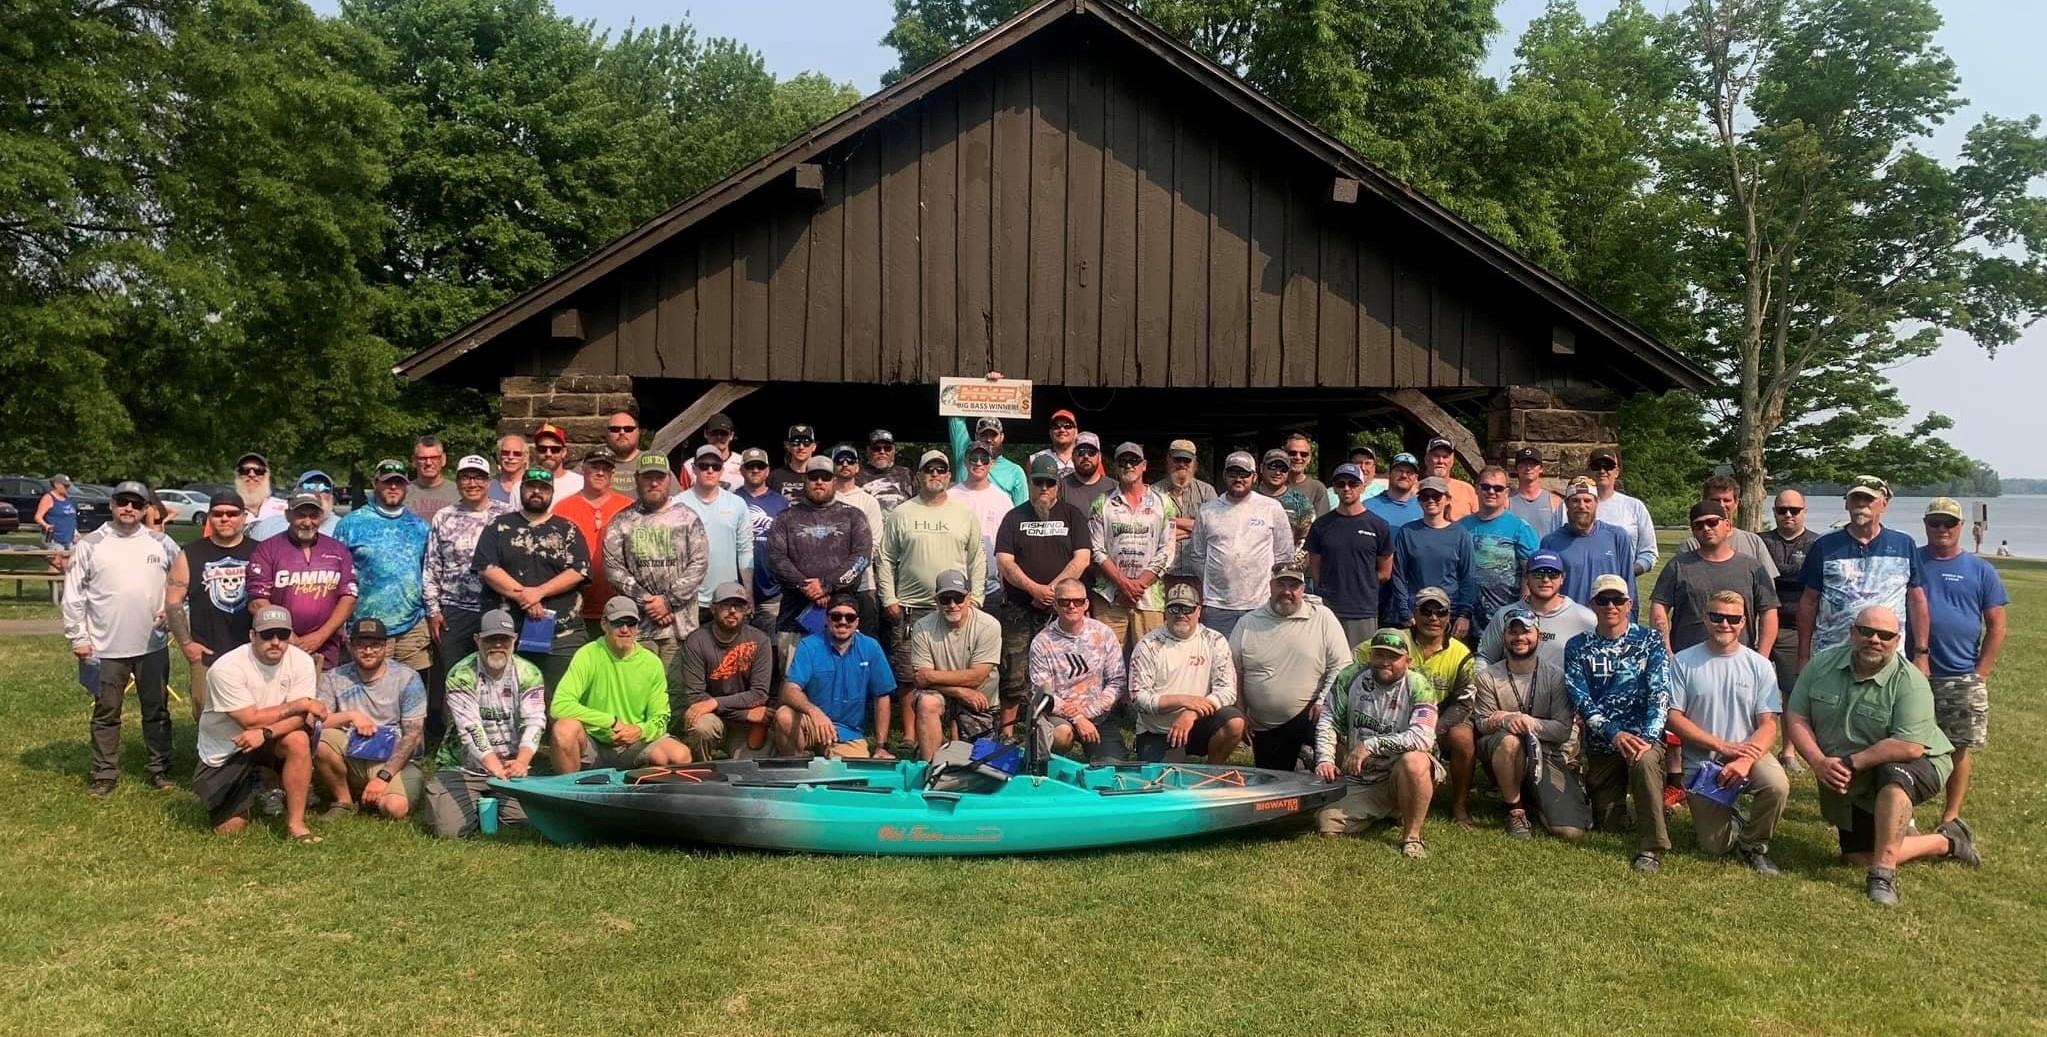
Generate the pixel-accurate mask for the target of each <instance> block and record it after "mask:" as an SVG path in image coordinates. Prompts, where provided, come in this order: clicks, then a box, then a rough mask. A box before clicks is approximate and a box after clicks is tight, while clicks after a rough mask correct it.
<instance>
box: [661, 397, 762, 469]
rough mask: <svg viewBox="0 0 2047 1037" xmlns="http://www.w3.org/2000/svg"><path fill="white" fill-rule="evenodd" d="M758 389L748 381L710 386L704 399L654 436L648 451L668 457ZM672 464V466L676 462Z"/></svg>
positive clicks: (689, 407)
mask: <svg viewBox="0 0 2047 1037" xmlns="http://www.w3.org/2000/svg"><path fill="white" fill-rule="evenodd" d="M758 388H760V386H759V385H757V384H750V383H746V382H719V383H718V384H716V385H713V386H711V387H710V388H709V389H707V390H705V391H704V394H703V395H702V396H699V397H697V401H696V402H695V403H692V404H690V405H689V406H688V407H685V408H683V411H682V413H681V414H677V415H676V416H675V419H674V420H672V421H670V422H669V423H668V424H666V425H663V426H661V431H659V432H656V433H654V441H653V445H652V446H651V447H650V448H649V449H651V450H653V451H654V452H655V453H657V454H666V453H668V452H670V451H672V450H674V449H675V447H676V445H677V444H679V443H681V442H682V441H684V440H686V439H688V438H689V437H690V436H691V435H692V434H694V433H695V432H696V430H698V429H700V428H703V427H704V422H706V421H709V420H711V415H713V414H716V413H718V412H719V411H721V410H724V409H725V408H727V407H730V406H732V404H733V403H735V402H737V401H739V400H741V399H744V398H745V397H746V396H748V395H749V394H751V393H752V392H753V391H754V390H755V389H758ZM669 463H670V464H671V465H673V463H674V461H673V459H671V460H670V462H669Z"/></svg>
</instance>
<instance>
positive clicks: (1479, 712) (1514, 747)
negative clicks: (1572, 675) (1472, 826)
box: [1471, 603, 1592, 842]
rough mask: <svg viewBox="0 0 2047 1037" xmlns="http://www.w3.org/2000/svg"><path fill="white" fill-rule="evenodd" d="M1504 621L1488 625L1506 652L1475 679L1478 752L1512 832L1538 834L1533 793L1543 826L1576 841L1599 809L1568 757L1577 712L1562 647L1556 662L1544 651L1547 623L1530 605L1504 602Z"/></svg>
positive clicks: (1525, 835)
mask: <svg viewBox="0 0 2047 1037" xmlns="http://www.w3.org/2000/svg"><path fill="white" fill-rule="evenodd" d="M1498 620H1499V621H1498V622H1497V623H1496V624H1494V625H1493V626H1492V627H1489V628H1487V632H1488V634H1489V636H1492V637H1495V638H1497V639H1498V640H1499V641H1500V642H1501V643H1502V644H1503V645H1504V648H1503V657H1502V658H1500V659H1498V660H1496V661H1494V663H1493V664H1492V665H1490V666H1485V667H1481V668H1480V669H1479V671H1478V676H1477V677H1476V678H1475V679H1474V680H1473V682H1472V707H1471V711H1472V713H1471V723H1472V729H1473V730H1474V731H1476V732H1477V735H1478V746H1477V756H1478V758H1479V760H1480V761H1482V762H1483V763H1484V764H1485V768H1486V773H1487V774H1489V775H1491V777H1492V779H1493V784H1494V785H1495V786H1497V787H1498V788H1499V790H1500V799H1501V800H1502V802H1503V803H1504V805H1505V806H1506V808H1507V837H1508V838H1510V839H1529V838H1532V837H1533V836H1534V835H1535V825H1534V823H1533V821H1532V819H1531V818H1530V816H1529V811H1528V807H1527V806H1526V805H1525V804H1527V803H1528V801H1529V800H1533V801H1534V804H1535V813H1536V815H1538V816H1540V817H1541V819H1542V825H1543V828H1544V830H1546V831H1548V832H1549V834H1551V835H1553V836H1556V837H1557V838H1559V839H1563V840H1565V841H1566V842H1577V841H1578V840H1580V839H1582V838H1584V837H1585V831H1586V829H1588V828H1591V827H1592V808H1591V806H1590V805H1589V804H1587V803H1586V801H1585V790H1584V788H1583V787H1582V786H1581V785H1580V784H1579V783H1578V774H1577V771H1576V769H1575V768H1573V767H1571V766H1570V764H1569V763H1568V762H1567V761H1566V760H1565V757H1564V747H1565V743H1567V742H1569V741H1570V739H1571V734H1572V732H1573V730H1574V729H1575V728H1576V726H1577V713H1576V711H1574V710H1573V709H1572V708H1571V697H1570V696H1569V695H1567V694H1565V693H1564V671H1563V667H1562V664H1561V663H1562V646H1561V645H1559V646H1558V655H1557V657H1556V659H1555V660H1554V661H1553V660H1551V659H1548V658H1544V657H1543V654H1542V650H1541V645H1542V644H1543V643H1544V632H1543V629H1542V622H1541V621H1540V620H1538V619H1537V618H1536V616H1535V613H1534V612H1531V611H1529V609H1528V607H1527V606H1525V605H1521V604H1518V603H1517V604H1513V605H1509V606H1507V607H1506V608H1504V609H1501V610H1500V614H1499V616H1498Z"/></svg>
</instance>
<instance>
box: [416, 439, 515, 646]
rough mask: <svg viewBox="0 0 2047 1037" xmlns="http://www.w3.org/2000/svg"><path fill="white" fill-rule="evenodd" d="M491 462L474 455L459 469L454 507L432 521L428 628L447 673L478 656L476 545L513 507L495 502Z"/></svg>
mask: <svg viewBox="0 0 2047 1037" xmlns="http://www.w3.org/2000/svg"><path fill="white" fill-rule="evenodd" d="M490 486H491V478H490V462H489V461H487V460H485V459H484V458H483V457H482V455H479V454H469V455H466V456H464V457H463V458H462V460H460V461H458V462H456V464H455V489H456V492H457V493H458V494H460V496H459V497H457V498H456V500H455V503H453V504H450V505H448V506H447V507H445V508H442V509H441V510H439V511H437V512H435V513H434V516H433V518H431V519H429V520H428V521H427V541H426V622H427V630H428V632H429V633H430V634H431V635H432V636H433V639H434V645H435V658H436V659H437V660H438V662H439V665H438V667H437V669H439V670H440V671H441V672H443V673H453V672H454V665H455V663H457V662H458V661H460V660H461V659H463V658H464V657H466V656H468V655H469V654H470V652H472V651H474V650H475V646H474V645H473V644H472V643H471V642H472V640H473V639H474V638H475V636H476V631H477V624H478V623H480V622H481V621H482V618H483V609H484V598H485V591H484V586H483V580H482V578H480V577H478V576H477V575H476V570H475V569H474V568H473V565H474V563H475V561H476V543H477V541H478V540H481V539H482V538H483V531H484V530H485V529H487V528H489V527H490V524H491V523H492V522H495V521H497V519H498V516H500V515H503V514H506V513H508V512H510V511H511V510H512V506H511V505H509V504H506V503H504V502H502V501H496V500H492V499H491V497H490Z"/></svg>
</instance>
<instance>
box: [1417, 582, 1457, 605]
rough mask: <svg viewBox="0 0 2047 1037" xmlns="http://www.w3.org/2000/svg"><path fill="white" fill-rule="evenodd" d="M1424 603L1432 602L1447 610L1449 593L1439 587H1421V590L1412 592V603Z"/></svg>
mask: <svg viewBox="0 0 2047 1037" xmlns="http://www.w3.org/2000/svg"><path fill="white" fill-rule="evenodd" d="M1424 601H1432V602H1435V603H1436V604H1438V605H1441V606H1443V607H1444V608H1449V607H1450V592H1449V591H1446V590H1444V589H1443V588H1441V587H1423V588H1422V589H1421V590H1418V591H1416V592H1414V603H1415V604H1417V605H1419V604H1421V603H1422V602H1424Z"/></svg>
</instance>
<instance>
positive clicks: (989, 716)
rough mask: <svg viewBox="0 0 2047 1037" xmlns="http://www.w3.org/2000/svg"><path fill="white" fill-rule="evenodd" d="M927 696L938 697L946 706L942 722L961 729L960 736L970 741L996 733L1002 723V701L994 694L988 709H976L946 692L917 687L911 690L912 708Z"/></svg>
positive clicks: (941, 718) (941, 717)
mask: <svg viewBox="0 0 2047 1037" xmlns="http://www.w3.org/2000/svg"><path fill="white" fill-rule="evenodd" d="M926 698H934V699H937V700H938V701H939V703H940V704H941V705H942V706H944V713H943V714H942V715H941V716H940V723H944V724H950V725H952V726H954V727H956V728H957V729H958V731H959V737H961V738H963V739H966V740H968V741H972V740H973V739H976V738H986V737H988V736H990V735H992V734H994V733H995V728H996V726H997V725H998V724H1000V723H1001V712H1002V703H1001V702H999V701H996V699H995V697H994V696H990V699H989V702H988V708H987V709H980V710H975V709H968V708H967V707H966V706H965V705H964V704H962V703H961V702H960V700H958V699H956V698H952V697H951V696H948V695H946V694H945V693H944V692H940V691H933V690H932V689H930V688H917V689H914V690H912V691H911V692H910V708H911V709H912V710H913V711H914V710H915V709H916V708H917V703H918V702H920V701H922V700H924V699H926Z"/></svg>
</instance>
